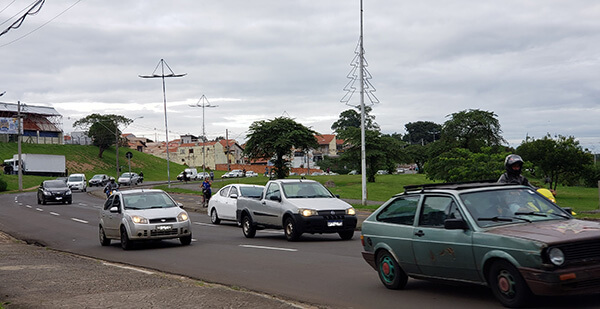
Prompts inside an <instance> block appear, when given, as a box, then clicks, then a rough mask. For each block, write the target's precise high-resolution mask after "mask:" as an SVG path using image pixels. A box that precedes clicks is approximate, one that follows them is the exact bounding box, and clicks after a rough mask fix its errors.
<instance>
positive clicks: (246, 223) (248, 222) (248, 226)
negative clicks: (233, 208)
mask: <svg viewBox="0 0 600 309" xmlns="http://www.w3.org/2000/svg"><path fill="white" fill-rule="evenodd" d="M242 232H243V233H244V236H246V238H254V236H256V227H255V226H254V225H253V224H252V219H250V216H248V215H245V216H244V217H242Z"/></svg>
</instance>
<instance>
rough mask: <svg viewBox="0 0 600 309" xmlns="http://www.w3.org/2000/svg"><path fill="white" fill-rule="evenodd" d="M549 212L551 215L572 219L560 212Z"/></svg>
mask: <svg viewBox="0 0 600 309" xmlns="http://www.w3.org/2000/svg"><path fill="white" fill-rule="evenodd" d="M548 214H549V215H555V216H557V217H561V218H565V219H571V218H570V217H569V216H567V215H563V214H559V213H553V212H551V213H548Z"/></svg>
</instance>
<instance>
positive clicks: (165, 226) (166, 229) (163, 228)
mask: <svg viewBox="0 0 600 309" xmlns="http://www.w3.org/2000/svg"><path fill="white" fill-rule="evenodd" d="M171 228H172V227H171V226H170V225H158V226H156V230H158V231H168V230H170V229H171Z"/></svg>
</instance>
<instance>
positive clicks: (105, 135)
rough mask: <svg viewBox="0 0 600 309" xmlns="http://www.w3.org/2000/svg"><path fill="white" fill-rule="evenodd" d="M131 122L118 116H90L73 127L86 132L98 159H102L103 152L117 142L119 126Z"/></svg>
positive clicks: (119, 133) (119, 134)
mask: <svg viewBox="0 0 600 309" xmlns="http://www.w3.org/2000/svg"><path fill="white" fill-rule="evenodd" d="M131 122H133V120H131V119H129V118H127V117H124V116H120V115H100V114H91V115H89V116H87V117H85V118H82V119H79V120H77V121H75V122H74V123H73V127H79V128H82V129H85V130H86V134H87V136H89V137H91V138H92V144H93V145H94V146H97V147H98V150H99V152H98V157H99V158H102V153H103V152H104V150H106V149H108V148H109V147H110V146H111V145H112V144H115V143H117V142H119V137H120V136H121V131H120V130H119V125H120V124H121V125H125V126H126V125H129V124H130V123H131Z"/></svg>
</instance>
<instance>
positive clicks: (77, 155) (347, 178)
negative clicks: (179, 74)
mask: <svg viewBox="0 0 600 309" xmlns="http://www.w3.org/2000/svg"><path fill="white" fill-rule="evenodd" d="M127 151H129V150H128V149H126V148H120V149H119V165H121V166H123V170H122V171H123V172H125V171H127V170H128V164H127V163H128V162H127V158H125V153H126V152H127ZM132 152H133V158H132V160H131V170H132V171H134V172H139V171H140V170H143V171H144V179H145V180H147V181H166V180H167V162H166V161H165V160H163V159H160V158H158V157H154V156H152V155H148V154H145V153H141V152H137V151H132ZM16 153H17V144H16V143H0V159H2V160H4V159H8V158H12V156H13V154H16ZM22 153H40V154H62V155H65V157H66V160H67V167H68V169H69V173H84V174H86V176H87V178H88V179H90V178H91V177H92V176H93V175H94V174H108V175H110V176H115V174H116V172H115V149H114V148H110V149H108V150H106V151H105V152H104V154H103V158H99V157H98V148H97V147H95V146H81V145H37V144H22ZM184 168H185V166H183V165H180V164H177V163H170V176H171V181H175V183H177V180H176V177H177V174H179V172H181V171H182V170H183V169H184ZM224 173H225V172H224V171H215V180H218V181H215V182H213V184H212V187H213V192H216V191H217V190H218V189H220V188H222V187H223V186H225V185H227V184H229V183H248V184H257V185H264V184H265V183H266V182H267V180H268V179H267V177H264V176H258V177H249V178H233V179H223V180H221V175H223V174H224ZM0 178H2V179H4V180H5V181H6V182H7V184H8V188H7V190H12V191H14V190H17V189H18V176H17V175H0ZM53 178H54V177H42V176H30V175H24V176H23V188H24V189H28V188H35V187H36V186H38V185H39V184H40V183H41V182H42V181H43V180H46V179H53ZM290 178H300V176H293V177H290ZM307 179H314V180H316V181H318V182H320V183H322V184H325V183H326V182H328V181H331V182H333V185H334V186H333V187H330V190H331V192H333V193H334V194H337V195H339V196H340V197H341V198H345V199H356V200H360V199H361V198H362V197H361V195H362V193H361V192H362V191H361V176H360V175H336V176H307ZM431 182H432V181H430V180H429V179H427V178H426V177H425V175H421V174H401V175H378V176H376V182H375V183H367V193H368V197H367V199H368V200H370V201H378V202H381V203H383V202H384V201H386V200H388V199H389V198H390V197H392V196H393V195H394V194H397V193H401V192H403V191H404V186H406V185H414V184H424V183H431ZM198 185H200V182H198ZM158 188H161V189H163V190H166V191H169V192H173V193H184V194H196V195H200V194H201V193H200V191H196V190H189V189H181V188H176V187H171V188H168V187H167V186H166V185H162V186H158ZM556 199H557V203H558V204H559V205H560V206H562V207H571V208H573V210H574V211H575V212H577V213H578V217H585V218H600V214H586V213H583V212H586V211H593V210H598V209H599V208H600V207H599V206H600V204H599V200H598V189H597V188H583V187H562V186H559V187H558V189H557V196H556ZM354 206H355V207H357V208H359V209H374V208H376V206H366V207H363V206H362V205H356V204H355V205H354Z"/></svg>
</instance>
